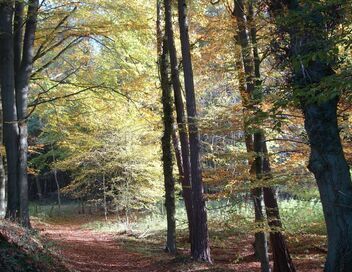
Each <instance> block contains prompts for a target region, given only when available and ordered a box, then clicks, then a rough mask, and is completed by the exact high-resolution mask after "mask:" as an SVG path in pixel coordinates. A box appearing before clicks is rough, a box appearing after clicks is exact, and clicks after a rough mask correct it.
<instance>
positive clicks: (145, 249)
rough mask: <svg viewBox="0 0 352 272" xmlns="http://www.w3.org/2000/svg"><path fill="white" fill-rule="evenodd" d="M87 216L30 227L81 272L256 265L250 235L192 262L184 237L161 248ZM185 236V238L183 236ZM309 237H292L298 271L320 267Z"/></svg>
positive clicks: (220, 271) (217, 271) (244, 269)
mask: <svg viewBox="0 0 352 272" xmlns="http://www.w3.org/2000/svg"><path fill="white" fill-rule="evenodd" d="M89 220H91V219H90V218H88V217H81V216H77V217H75V218H69V219H65V220H60V221H50V222H49V223H48V222H46V223H43V222H39V221H35V220H34V226H35V228H37V229H38V230H39V231H40V232H41V234H42V235H43V236H45V238H46V239H48V241H52V242H53V243H54V244H55V247H56V249H57V253H58V255H59V256H60V257H61V258H62V259H63V261H64V263H65V265H66V266H67V268H68V269H70V270H72V271H80V272H81V271H82V272H90V271H92V272H98V271H101V272H105V271H109V272H113V271H118V272H120V271H121V272H154V271H155V272H156V271H158V272H159V271H160V272H164V271H173V272H183V271H188V272H193V271H198V272H199V271H204V272H205V271H212V272H225V271H226V272H227V271H239V272H256V271H258V272H259V271H260V264H259V263H258V262H256V260H255V258H254V256H253V253H252V246H251V243H252V240H253V238H252V237H251V236H247V237H245V236H237V237H230V238H228V239H226V243H225V244H224V245H223V246H213V247H212V257H213V259H214V265H206V264H195V263H193V262H191V261H190V260H189V257H188V249H187V244H186V243H185V241H183V245H182V241H181V242H180V243H179V254H178V255H177V256H176V257H175V256H170V255H168V254H166V253H164V252H163V248H162V246H163V244H162V243H160V241H159V242H155V240H151V239H144V238H140V237H134V236H133V235H132V234H128V235H127V234H114V233H112V232H100V231H99V232H98V231H94V230H90V229H88V228H86V227H85V225H86V223H89ZM183 240H185V238H183ZM315 245H316V243H314V239H312V237H304V236H302V237H291V238H290V239H289V246H290V250H291V252H292V255H293V260H294V262H295V264H296V266H297V271H302V272H318V271H322V270H323V269H322V265H323V262H324V254H325V253H324V250H322V249H321V248H318V247H316V246H315Z"/></svg>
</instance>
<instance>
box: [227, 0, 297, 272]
mask: <svg viewBox="0 0 352 272" xmlns="http://www.w3.org/2000/svg"><path fill="white" fill-rule="evenodd" d="M250 8H253V7H250ZM244 10H245V7H244V5H243V2H242V0H235V1H234V11H233V14H234V16H235V18H236V20H237V27H238V31H237V33H238V43H239V44H240V46H241V53H242V61H243V69H244V74H245V81H246V93H244V94H243V100H244V101H245V102H244V105H245V107H246V110H247V111H248V112H254V113H255V111H257V110H258V105H257V104H258V101H257V100H258V99H257V100H256V97H255V91H256V90H255V88H260V81H259V79H260V69H259V61H258V53H257V52H256V49H255V48H256V39H255V32H256V29H255V22H253V21H252V22H250V23H251V26H250V29H248V27H247V23H246V18H245V13H244V12H245V11H244ZM247 33H250V35H251V38H252V46H254V47H253V48H254V51H252V49H251V46H250V38H249V37H248V34H247ZM255 79H256V80H255ZM259 101H260V99H259ZM245 122H246V121H245ZM245 128H247V129H245V130H246V132H247V133H248V124H246V125H245ZM253 130H254V133H253V134H254V138H253V140H251V139H249V141H253V144H247V149H248V150H249V151H254V152H255V153H256V158H255V162H254V165H255V172H256V175H257V179H259V180H260V179H263V178H270V172H271V169H270V163H269V158H268V151H267V147H266V142H265V135H264V131H263V129H262V128H261V127H260V125H259V124H254V125H253ZM251 146H253V150H250V149H251ZM263 191H264V203H265V208H266V213H267V217H268V224H269V226H270V228H271V232H270V241H271V247H272V251H273V259H274V267H273V271H274V272H277V271H295V268H294V266H293V263H292V260H291V257H290V254H289V251H288V249H287V246H286V243H285V239H284V237H283V235H282V233H281V231H280V229H281V228H282V224H281V220H280V214H279V206H278V203H277V200H276V196H275V193H274V190H273V189H272V188H271V187H268V186H265V187H264V189H263ZM254 197H256V196H254ZM259 217H260V216H259ZM262 243H263V242H262ZM264 243H265V242H264ZM262 247H263V246H262ZM263 249H264V250H265V245H264V248H262V252H261V258H260V259H261V262H262V269H265V270H266V271H268V270H269V267H268V263H267V260H266V258H265V255H266V254H265V252H263Z"/></svg>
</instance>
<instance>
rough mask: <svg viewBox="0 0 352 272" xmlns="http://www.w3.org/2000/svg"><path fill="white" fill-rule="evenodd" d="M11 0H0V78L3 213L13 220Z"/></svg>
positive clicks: (14, 138) (14, 129)
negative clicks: (5, 198) (4, 169)
mask: <svg viewBox="0 0 352 272" xmlns="http://www.w3.org/2000/svg"><path fill="white" fill-rule="evenodd" d="M13 4H14V3H13V1H10V0H9V1H2V2H1V3H0V80H1V82H0V83H1V98H2V109H3V131H4V135H3V136H4V145H5V149H6V159H7V175H8V204H7V211H6V217H7V218H9V219H12V220H15V219H16V218H17V215H18V211H19V202H18V201H19V199H18V183H17V165H18V150H19V149H18V139H19V137H18V125H17V112H16V100H15V73H14V72H15V70H14V52H13V35H12V18H13Z"/></svg>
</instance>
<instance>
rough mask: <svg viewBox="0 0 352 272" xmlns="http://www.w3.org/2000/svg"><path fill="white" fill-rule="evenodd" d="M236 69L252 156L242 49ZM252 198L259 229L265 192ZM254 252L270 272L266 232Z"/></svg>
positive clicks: (265, 271) (257, 192)
mask: <svg viewBox="0 0 352 272" xmlns="http://www.w3.org/2000/svg"><path fill="white" fill-rule="evenodd" d="M235 54H236V56H235V57H236V69H237V72H238V81H239V89H240V93H241V96H242V105H243V118H244V122H243V127H244V133H245V143H246V149H247V152H248V154H249V155H250V156H252V155H251V154H252V153H253V152H254V143H253V135H252V133H251V132H250V129H249V126H250V123H249V115H250V101H249V100H250V97H249V95H248V93H247V90H246V80H245V77H244V71H243V62H242V61H241V56H242V55H241V52H240V48H236V50H235ZM248 161H249V165H250V175H251V176H254V178H255V176H256V169H255V162H254V159H252V158H250V159H249V160H248ZM251 196H252V200H253V206H254V215H255V223H256V225H257V226H258V227H263V224H264V222H265V220H266V219H265V217H264V214H263V207H262V197H263V190H262V188H253V189H252V190H251ZM254 237H255V241H254V251H255V255H256V257H257V258H258V260H259V261H260V263H261V271H262V272H270V263H269V254H268V241H267V238H266V234H265V233H264V231H258V232H256V233H255V235H254Z"/></svg>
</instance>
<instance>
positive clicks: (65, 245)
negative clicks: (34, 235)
mask: <svg viewBox="0 0 352 272" xmlns="http://www.w3.org/2000/svg"><path fill="white" fill-rule="evenodd" d="M37 227H39V229H41V233H42V234H43V235H45V236H46V237H47V238H48V239H49V240H52V241H54V242H55V243H56V244H57V245H58V247H59V250H60V252H59V253H60V254H61V255H62V257H63V258H64V260H65V265H66V266H67V267H68V268H69V269H72V270H73V271H80V272H81V271H82V272H83V271H84V272H88V271H89V272H98V271H99V272H105V271H106V272H107V271H109V272H115V271H116V272H142V271H143V272H156V271H158V272H159V271H168V270H167V269H165V268H163V267H161V266H160V265H159V267H158V265H157V264H155V263H153V260H151V259H150V258H147V257H145V256H141V255H139V254H135V253H130V252H126V251H125V250H124V249H122V248H120V247H119V245H118V243H117V241H116V237H114V236H113V235H112V234H107V233H97V232H93V231H90V230H86V229H83V228H82V227H81V226H80V225H79V224H72V223H70V224H61V223H60V224H51V225H46V226H45V227H43V226H37Z"/></svg>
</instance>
